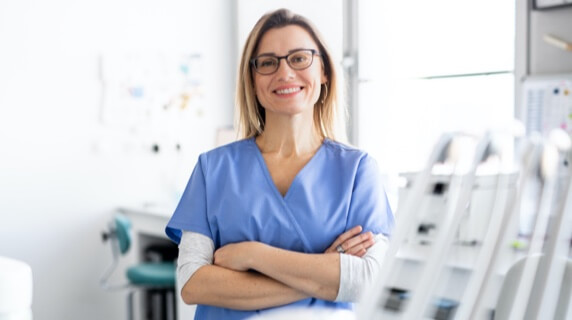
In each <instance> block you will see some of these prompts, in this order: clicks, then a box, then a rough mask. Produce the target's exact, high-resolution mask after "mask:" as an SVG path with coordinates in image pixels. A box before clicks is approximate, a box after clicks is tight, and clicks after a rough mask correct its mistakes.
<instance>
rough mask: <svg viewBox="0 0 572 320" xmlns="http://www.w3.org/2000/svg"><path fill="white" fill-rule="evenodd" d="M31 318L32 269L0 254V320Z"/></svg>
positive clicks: (26, 319) (29, 319)
mask: <svg viewBox="0 0 572 320" xmlns="http://www.w3.org/2000/svg"><path fill="white" fill-rule="evenodd" d="M31 319H32V269H31V268H30V266H29V265H28V264H26V263H24V262H22V261H18V260H15V259H11V258H6V257H2V256H0V320H31Z"/></svg>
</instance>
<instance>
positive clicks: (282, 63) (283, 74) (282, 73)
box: [276, 58, 295, 79]
mask: <svg viewBox="0 0 572 320" xmlns="http://www.w3.org/2000/svg"><path fill="white" fill-rule="evenodd" d="M294 72H295V71H294V69H292V67H290V65H289V64H288V61H287V60H286V58H282V59H279V60H278V70H276V74H277V75H278V77H279V78H280V79H282V78H286V79H288V78H292V77H294Z"/></svg>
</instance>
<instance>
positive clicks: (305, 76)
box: [253, 25, 327, 117]
mask: <svg viewBox="0 0 572 320" xmlns="http://www.w3.org/2000/svg"><path fill="white" fill-rule="evenodd" d="M298 49H313V50H316V51H317V52H318V51H319V50H318V46H317V44H316V43H315V42H314V40H313V39H312V37H311V36H310V34H309V33H308V32H307V31H306V30H305V29H304V28H302V27H300V26H297V25H289V26H286V27H281V28H275V29H270V30H268V31H267V32H266V33H265V34H264V36H263V37H262V39H261V40H260V43H259V45H258V51H257V52H256V55H255V56H260V55H274V56H286V55H288V54H289V53H291V52H293V51H296V50H298ZM253 73H254V86H255V89H256V96H257V98H258V101H259V102H260V104H261V105H262V106H263V107H264V109H265V111H266V116H267V117H268V116H269V115H272V114H281V115H296V114H300V113H305V114H309V115H310V116H311V115H312V110H313V107H314V104H315V103H316V102H317V101H318V98H319V96H320V85H321V84H322V83H325V82H326V81H327V79H326V76H325V73H324V70H323V67H322V61H321V60H320V57H319V56H317V55H316V56H314V62H313V63H312V65H311V66H309V67H308V68H306V69H304V70H294V69H292V68H291V67H290V66H289V65H288V63H286V60H285V59H280V62H279V67H278V70H277V71H276V72H275V73H272V74H269V75H262V74H259V73H257V72H256V71H254V70H253Z"/></svg>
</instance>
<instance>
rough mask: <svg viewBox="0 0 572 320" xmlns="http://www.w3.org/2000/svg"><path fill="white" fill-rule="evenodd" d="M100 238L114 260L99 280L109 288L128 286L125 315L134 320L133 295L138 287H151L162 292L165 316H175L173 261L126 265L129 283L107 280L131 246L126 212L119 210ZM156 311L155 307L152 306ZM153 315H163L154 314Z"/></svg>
mask: <svg viewBox="0 0 572 320" xmlns="http://www.w3.org/2000/svg"><path fill="white" fill-rule="evenodd" d="M102 240H103V242H107V241H109V243H110V246H111V252H112V257H113V260H112V262H111V265H110V266H109V267H108V269H107V270H106V271H105V273H104V274H103V276H102V278H101V280H100V284H101V286H102V287H103V288H104V289H105V290H108V291H116V290H127V318H128V320H134V319H135V318H134V310H133V306H134V295H135V293H136V292H138V291H143V290H148V291H149V290H152V291H155V292H158V293H159V294H161V295H162V297H163V298H164V300H165V303H166V311H167V319H165V320H170V319H173V320H174V319H175V318H176V312H175V295H174V292H175V279H176V276H175V263H174V261H171V262H143V263H138V264H136V265H132V266H129V267H128V268H127V270H126V273H125V275H126V278H127V280H128V283H125V284H119V285H112V284H110V283H109V280H110V278H111V276H112V274H113V273H114V271H115V269H116V268H117V265H118V263H119V260H120V256H123V255H125V254H127V253H128V251H129V249H130V247H131V222H130V220H129V219H128V218H127V216H125V215H123V214H121V213H118V214H116V215H115V216H114V218H113V220H112V221H111V222H110V223H109V227H108V229H107V230H106V231H104V232H103V234H102ZM155 311H156V310H155ZM153 316H154V317H153V319H162V320H163V319H164V318H163V317H162V316H160V315H157V314H154V315H153Z"/></svg>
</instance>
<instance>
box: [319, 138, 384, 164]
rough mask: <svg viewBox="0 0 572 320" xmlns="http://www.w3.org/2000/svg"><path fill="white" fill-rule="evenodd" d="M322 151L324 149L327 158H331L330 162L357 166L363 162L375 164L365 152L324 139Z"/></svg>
mask: <svg viewBox="0 0 572 320" xmlns="http://www.w3.org/2000/svg"><path fill="white" fill-rule="evenodd" d="M324 149H326V153H327V156H328V157H329V158H331V160H333V159H337V160H338V161H342V162H346V163H348V164H349V163H356V164H359V163H361V162H363V161H367V162H369V161H374V162H375V160H374V159H373V158H372V157H371V156H370V155H369V154H368V153H367V152H365V151H363V150H361V149H358V148H356V147H354V146H351V145H347V144H344V143H341V142H338V141H333V140H330V139H325V140H324Z"/></svg>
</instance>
